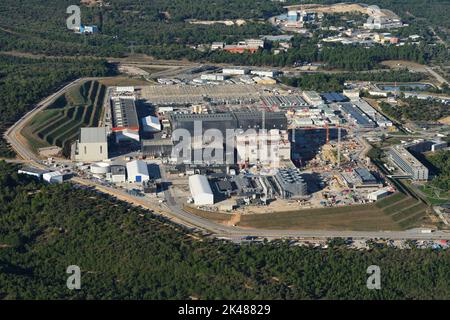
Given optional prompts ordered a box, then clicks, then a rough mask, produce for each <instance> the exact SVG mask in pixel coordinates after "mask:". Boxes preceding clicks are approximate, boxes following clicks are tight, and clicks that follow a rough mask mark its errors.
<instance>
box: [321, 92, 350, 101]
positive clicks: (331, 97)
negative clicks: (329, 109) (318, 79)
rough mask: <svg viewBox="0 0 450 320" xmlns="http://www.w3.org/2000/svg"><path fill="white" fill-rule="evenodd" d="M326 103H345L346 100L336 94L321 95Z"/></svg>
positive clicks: (344, 97)
mask: <svg viewBox="0 0 450 320" xmlns="http://www.w3.org/2000/svg"><path fill="white" fill-rule="evenodd" d="M322 98H323V99H324V100H325V102H326V103H334V102H345V101H347V100H348V98H347V97H346V96H344V95H342V94H340V93H338V92H326V93H323V94H322Z"/></svg>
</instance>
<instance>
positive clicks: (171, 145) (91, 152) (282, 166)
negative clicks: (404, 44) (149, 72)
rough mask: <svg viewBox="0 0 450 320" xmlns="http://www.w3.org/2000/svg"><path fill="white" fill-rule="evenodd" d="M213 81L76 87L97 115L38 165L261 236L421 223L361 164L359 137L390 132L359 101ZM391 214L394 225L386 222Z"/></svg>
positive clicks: (419, 208)
mask: <svg viewBox="0 0 450 320" xmlns="http://www.w3.org/2000/svg"><path fill="white" fill-rule="evenodd" d="M202 70H203V69H202ZM212 72H213V73H212ZM218 72H220V71H219V70H217V69H214V70H209V69H208V68H205V71H201V72H200V74H198V73H196V74H195V75H188V76H186V77H184V76H183V75H180V77H174V78H161V79H159V78H158V79H157V82H158V83H159V84H157V85H147V86H108V87H103V86H98V90H101V92H100V93H99V94H94V92H95V90H94V89H95V88H96V87H97V85H95V83H94V82H88V83H86V84H84V85H83V86H81V87H80V88H81V89H78V90H80V94H81V96H82V97H83V96H84V95H86V96H88V97H90V100H87V103H89V104H90V103H92V104H93V106H103V109H104V110H103V111H95V109H94V112H92V115H91V117H90V119H91V121H92V119H94V121H95V123H94V122H89V124H88V125H86V126H85V127H81V128H80V127H76V130H77V131H78V130H79V132H80V133H79V134H77V135H76V136H75V135H73V134H72V133H71V136H72V135H73V136H74V137H72V141H73V139H75V143H74V148H73V150H72V159H71V160H72V162H67V161H65V162H64V164H63V165H59V164H58V160H54V159H53V160H51V159H50V160H49V163H50V164H51V163H55V165H56V166H57V169H58V171H55V172H52V174H53V175H54V176H52V178H51V179H53V180H52V181H64V179H65V177H66V176H69V175H75V176H77V177H80V178H82V179H85V180H87V181H91V182H92V183H100V184H101V185H103V186H107V187H108V188H113V189H117V190H124V191H125V192H126V193H127V194H128V195H129V196H130V197H136V198H138V199H141V200H140V201H145V202H148V203H149V204H152V205H153V206H156V207H161V206H165V205H166V204H165V203H166V202H167V201H169V200H170V199H172V200H170V201H171V204H170V206H171V207H170V208H171V210H175V209H174V208H177V209H176V210H183V211H186V212H190V213H192V214H194V215H198V216H201V217H208V218H210V219H212V220H215V221H221V223H225V224H228V225H242V226H255V227H263V226H264V227H267V228H271V227H272V224H270V221H272V219H274V220H273V222H274V224H273V227H276V226H278V227H282V228H290V227H291V225H290V224H289V223H288V221H289V220H290V221H292V227H294V226H298V225H302V226H303V224H304V223H308V228H316V227H317V228H322V227H324V228H337V229H345V226H350V227H351V228H356V229H358V230H366V229H367V230H375V229H377V228H384V227H386V228H388V227H389V228H390V229H392V230H400V229H403V228H407V227H413V226H416V224H417V225H422V224H423V223H424V221H425V220H424V219H426V216H427V214H426V206H423V204H419V203H418V202H417V201H416V200H412V199H410V197H408V196H405V197H403V196H402V197H398V196H397V195H398V194H399V193H398V189H397V188H396V186H394V185H393V184H392V183H391V181H390V180H389V179H388V178H387V177H386V175H385V174H384V173H383V172H382V171H380V168H379V167H378V166H377V165H376V164H373V163H372V162H371V160H370V158H369V157H368V152H369V150H370V149H371V146H370V144H369V143H368V140H370V139H372V138H373V139H376V138H377V137H379V136H381V135H383V134H387V133H390V132H394V131H395V127H393V124H392V123H391V122H390V121H389V120H388V119H387V118H386V117H385V116H384V115H382V114H380V113H379V111H378V110H377V109H376V108H374V107H372V106H371V105H370V104H369V103H368V102H367V101H366V100H364V99H363V98H361V97H360V96H359V94H356V93H355V92H353V91H352V92H346V91H344V92H342V93H341V92H315V91H302V90H299V89H294V88H291V89H286V88H285V87H284V86H282V85H273V84H267V85H266V84H256V83H254V84H248V83H246V82H247V80H248V79H249V77H250V76H249V75H250V74H256V73H258V74H265V76H269V74H270V75H273V76H274V77H275V78H274V81H276V75H278V74H279V72H276V71H273V70H272V71H268V70H256V71H251V70H250V69H247V68H241V67H234V68H229V69H224V70H222V73H218ZM220 75H223V76H220ZM196 79H203V80H202V81H194V80H196ZM207 79H209V80H207ZM77 92H78V91H77ZM102 97H104V98H102ZM61 99H62V98H58V99H56V102H55V103H54V104H52V106H53V105H56V104H57V103H59V102H58V101H60V100H61ZM70 101H71V100H69V103H70ZM80 101H81V100H80ZM59 104H61V107H59V108H66V107H65V106H66V104H67V103H64V104H63V103H62V102H61V103H59ZM59 104H58V106H59ZM72 104H73V102H72ZM88 107H89V108H92V107H90V105H89V106H88ZM78 108H79V109H80V110H82V109H81V107H78ZM52 110H53V107H52V108H49V109H48V110H44V112H43V114H44V113H48V112H53V111H52ZM55 110H59V109H56V107H55ZM86 112H87V111H86ZM55 116H56V114H55ZM38 117H42V115H38ZM59 117H61V116H59ZM96 124H97V126H96ZM73 127H74V129H73V130H75V125H73ZM31 128H32V127H31ZM70 132H72V131H70ZM211 132H213V134H212V135H211V134H210V135H208V133H211ZM230 132H231V135H230ZM180 133H182V134H180ZM186 134H187V135H188V136H187V137H184V136H183V135H186ZM77 137H78V139H76V138H77ZM185 139H187V140H185ZM55 141H56V140H55ZM50 142H52V141H49V140H48V143H49V144H50ZM181 142H187V143H186V146H187V148H180V145H181ZM53 146H54V147H57V146H58V145H57V144H56V145H55V144H54V145H53ZM50 147H52V145H50ZM58 172H59V173H58ZM169 195H170V196H169ZM393 197H395V199H396V200H395V201H392V202H391V201H387V199H391V198H393ZM384 198H386V199H384ZM380 201H385V202H386V203H387V204H386V205H384V206H379V205H378V203H380ZM381 203H384V202H381ZM403 204H405V205H406V207H403ZM167 205H168V204H167ZM394 207H395V208H396V210H397V212H400V213H401V215H400V216H395V217H394V216H391V215H390V214H389V212H391V209H392V208H394ZM404 208H405V209H408V208H410V209H412V211H409V210H406V211H403V209H404ZM392 210H393V209H392ZM392 212H394V211H392ZM409 213H411V215H410V214H409ZM356 216H358V217H356ZM275 217H276V219H275ZM355 218H358V219H359V220H358V219H356V221H354V219H355Z"/></svg>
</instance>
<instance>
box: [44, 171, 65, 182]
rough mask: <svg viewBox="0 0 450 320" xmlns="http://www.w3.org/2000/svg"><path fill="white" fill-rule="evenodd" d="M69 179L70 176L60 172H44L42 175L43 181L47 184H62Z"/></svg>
mask: <svg viewBox="0 0 450 320" xmlns="http://www.w3.org/2000/svg"><path fill="white" fill-rule="evenodd" d="M71 177H72V174H70V173H64V172H60V171H53V172H46V173H44V174H43V175H42V178H43V179H44V181H45V182H48V183H63V182H64V181H66V180H68V179H70V178H71Z"/></svg>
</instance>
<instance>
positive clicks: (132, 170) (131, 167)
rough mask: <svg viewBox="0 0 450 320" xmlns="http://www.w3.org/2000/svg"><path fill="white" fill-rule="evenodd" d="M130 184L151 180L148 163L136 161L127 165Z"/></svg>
mask: <svg viewBox="0 0 450 320" xmlns="http://www.w3.org/2000/svg"><path fill="white" fill-rule="evenodd" d="M127 175H128V182H130V183H142V182H144V181H148V180H150V175H149V173H148V167H147V163H146V162H145V161H142V160H134V161H131V162H128V163H127Z"/></svg>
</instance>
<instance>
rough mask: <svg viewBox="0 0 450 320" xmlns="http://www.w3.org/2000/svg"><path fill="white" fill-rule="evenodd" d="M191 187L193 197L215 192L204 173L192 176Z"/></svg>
mask: <svg viewBox="0 0 450 320" xmlns="http://www.w3.org/2000/svg"><path fill="white" fill-rule="evenodd" d="M189 188H190V190H191V193H192V196H193V197H196V196H198V195H201V194H213V192H212V190H211V186H210V185H209V181H208V178H206V176H203V175H199V174H196V175H194V176H190V177H189Z"/></svg>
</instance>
